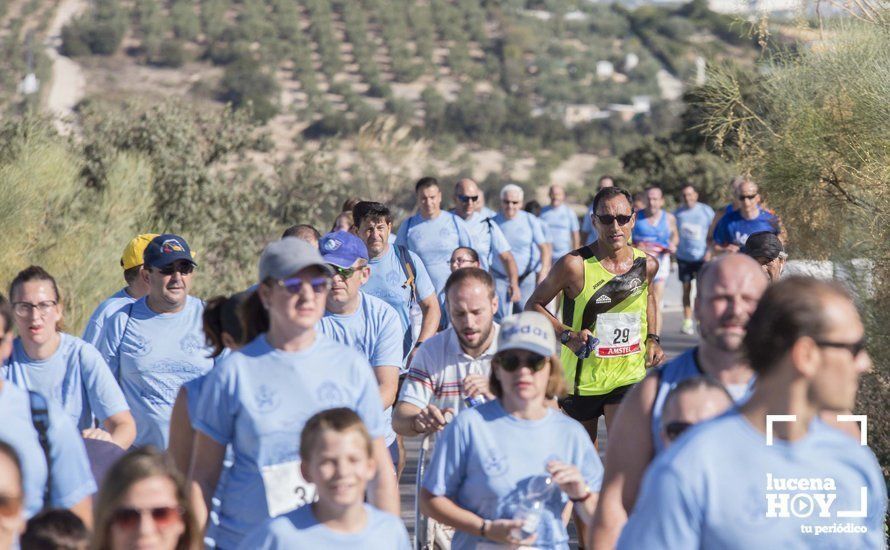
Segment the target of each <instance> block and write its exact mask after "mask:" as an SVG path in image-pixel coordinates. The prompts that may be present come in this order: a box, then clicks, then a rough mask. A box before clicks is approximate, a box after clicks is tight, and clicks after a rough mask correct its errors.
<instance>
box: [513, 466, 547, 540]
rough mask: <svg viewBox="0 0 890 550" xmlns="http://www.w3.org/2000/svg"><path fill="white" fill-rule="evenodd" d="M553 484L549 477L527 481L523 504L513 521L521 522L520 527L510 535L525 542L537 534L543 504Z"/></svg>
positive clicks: (542, 512)
mask: <svg viewBox="0 0 890 550" xmlns="http://www.w3.org/2000/svg"><path fill="white" fill-rule="evenodd" d="M554 487H555V484H554V483H553V478H552V477H550V476H549V475H543V476H536V477H534V478H532V479H531V480H529V483H528V485H527V486H526V488H525V491H524V495H523V502H522V503H521V504H520V505H519V507H518V508H517V509H516V513H515V514H514V515H513V519H518V520H520V521H522V526H521V527H518V528H515V529H513V532H512V533H511V535H513V537H514V538H516V539H519V540H525V539H527V538H529V537H531V536H532V535H534V534H535V533H537V532H538V526H540V525H541V519H542V518H543V516H544V503H545V502H547V499H548V498H549V497H550V493H551V491H553V488H554Z"/></svg>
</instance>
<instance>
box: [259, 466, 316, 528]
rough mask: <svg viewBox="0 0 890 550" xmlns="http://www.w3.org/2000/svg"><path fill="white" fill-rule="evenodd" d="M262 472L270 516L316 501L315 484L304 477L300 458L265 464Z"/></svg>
mask: <svg viewBox="0 0 890 550" xmlns="http://www.w3.org/2000/svg"><path fill="white" fill-rule="evenodd" d="M261 473H262V476H263V486H264V487H265V489H266V505H267V506H268V507H269V516H270V517H273V518H274V517H275V516H280V515H281V514H284V513H286V512H290V511H291V510H296V509H297V508H299V507H300V506H303V505H304V504H309V503H311V502H314V501H315V485H313V484H311V483H309V482H308V481H306V480H305V479H303V474H301V473H300V461H299V460H294V461H292V462H285V463H283V464H273V465H271V466H263V468H262V470H261Z"/></svg>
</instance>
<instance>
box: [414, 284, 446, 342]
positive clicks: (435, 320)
mask: <svg viewBox="0 0 890 550" xmlns="http://www.w3.org/2000/svg"><path fill="white" fill-rule="evenodd" d="M417 304H418V305H419V306H420V311H421V313H423V321H421V324H420V334H419V335H418V336H417V340H418V341H419V342H423V341H424V340H426V339H427V338H432V337H433V336H435V335H436V331H437V330H439V321H440V320H441V318H442V311H441V310H440V309H439V300H438V299H437V298H436V295H435V293H434V294H430V295H429V296H427V297H426V298H424V299H423V300H420V301H419V302H417Z"/></svg>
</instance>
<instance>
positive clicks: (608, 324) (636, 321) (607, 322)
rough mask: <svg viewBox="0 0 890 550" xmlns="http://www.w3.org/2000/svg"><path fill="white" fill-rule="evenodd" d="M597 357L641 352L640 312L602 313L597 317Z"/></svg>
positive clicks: (620, 355)
mask: <svg viewBox="0 0 890 550" xmlns="http://www.w3.org/2000/svg"><path fill="white" fill-rule="evenodd" d="M596 337H597V338H598V339H599V344H598V345H597V347H596V356H597V357H622V356H624V355H633V354H635V353H640V351H642V348H641V346H640V314H639V313H601V314H600V315H598V316H597V318H596Z"/></svg>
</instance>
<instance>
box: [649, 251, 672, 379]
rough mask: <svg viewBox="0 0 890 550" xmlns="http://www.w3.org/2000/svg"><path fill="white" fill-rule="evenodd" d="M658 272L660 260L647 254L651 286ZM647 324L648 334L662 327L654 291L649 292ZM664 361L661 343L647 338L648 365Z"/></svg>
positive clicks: (656, 332) (655, 332) (654, 332)
mask: <svg viewBox="0 0 890 550" xmlns="http://www.w3.org/2000/svg"><path fill="white" fill-rule="evenodd" d="M668 261H670V260H668ZM656 273H658V260H656V259H655V258H654V257H652V256H651V255H649V254H646V280H647V281H648V284H649V285H650V287H651V285H653V284H654V281H655V274H656ZM646 324H647V325H648V329H647V334H658V333H659V330H660V329H661V327H660V326H658V300H656V298H655V293H654V292H649V293H648V296H647V298H646ZM662 361H664V351H662V349H661V344H659V343H658V342H656V341H655V340H653V339H649V338H646V367H647V368H649V367H654V366H655V365H658V364H659V363H661V362H662Z"/></svg>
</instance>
